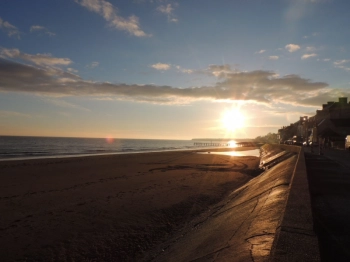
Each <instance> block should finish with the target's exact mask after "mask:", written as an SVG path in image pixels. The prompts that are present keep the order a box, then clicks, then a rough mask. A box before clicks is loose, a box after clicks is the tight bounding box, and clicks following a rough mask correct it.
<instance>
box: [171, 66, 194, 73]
mask: <svg viewBox="0 0 350 262" xmlns="http://www.w3.org/2000/svg"><path fill="white" fill-rule="evenodd" d="M175 68H176V69H177V70H179V71H180V72H181V73H185V74H192V73H194V72H195V71H194V70H192V69H186V68H182V67H181V66H175Z"/></svg>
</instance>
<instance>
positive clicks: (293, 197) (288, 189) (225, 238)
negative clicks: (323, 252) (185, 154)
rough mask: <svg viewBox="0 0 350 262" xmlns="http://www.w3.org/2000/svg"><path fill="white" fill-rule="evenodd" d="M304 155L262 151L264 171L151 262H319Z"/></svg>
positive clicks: (280, 148)
mask: <svg viewBox="0 0 350 262" xmlns="http://www.w3.org/2000/svg"><path fill="white" fill-rule="evenodd" d="M302 150H303V149H302V148H300V147H295V146H285V145H264V146H262V147H261V152H262V156H261V166H262V167H263V168H265V169H266V170H265V171H264V172H263V173H262V174H260V175H259V176H257V177H255V178H253V179H251V180H250V181H249V182H248V183H247V184H245V185H244V186H242V187H241V188H239V189H237V190H235V191H234V192H232V193H231V194H230V195H229V196H228V198H226V199H225V200H223V201H222V202H220V203H218V204H217V205H215V206H214V207H213V208H212V209H211V210H210V212H208V213H206V214H204V215H202V216H201V217H199V218H198V220H197V221H196V222H195V223H194V224H193V226H192V227H191V228H188V230H187V232H186V233H185V234H181V235H179V236H178V238H177V239H176V241H174V242H172V243H171V244H170V245H169V246H168V248H167V249H165V250H164V252H163V254H161V255H160V256H158V257H157V258H156V260H155V261H165V260H166V261H319V252H318V243H317V237H316V236H315V234H314V233H313V221H312V213H311V205H310V196H309V190H308V182H307V175H306V168H305V159H304V153H303V151H302Z"/></svg>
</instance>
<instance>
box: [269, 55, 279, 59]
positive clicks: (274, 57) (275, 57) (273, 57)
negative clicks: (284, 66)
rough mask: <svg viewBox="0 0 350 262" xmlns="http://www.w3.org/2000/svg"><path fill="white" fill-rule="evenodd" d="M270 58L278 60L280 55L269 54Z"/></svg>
mask: <svg viewBox="0 0 350 262" xmlns="http://www.w3.org/2000/svg"><path fill="white" fill-rule="evenodd" d="M269 59H270V60H278V59H279V57H278V56H277V55H272V56H269Z"/></svg>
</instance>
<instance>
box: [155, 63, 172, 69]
mask: <svg viewBox="0 0 350 262" xmlns="http://www.w3.org/2000/svg"><path fill="white" fill-rule="evenodd" d="M151 67H153V68H154V69H156V70H169V69H170V68H171V65H170V64H162V63H157V64H154V65H151Z"/></svg>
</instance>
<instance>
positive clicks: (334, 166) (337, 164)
mask: <svg viewBox="0 0 350 262" xmlns="http://www.w3.org/2000/svg"><path fill="white" fill-rule="evenodd" d="M304 150H305V161H306V168H307V173H308V179H309V188H310V194H311V205H312V212H313V218H314V228H315V232H316V234H317V236H318V240H319V247H320V255H321V261H350V250H349V246H350V152H348V151H346V150H339V149H326V150H325V151H324V154H323V155H319V154H318V153H319V152H318V149H316V150H315V152H314V153H311V152H310V148H304Z"/></svg>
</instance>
